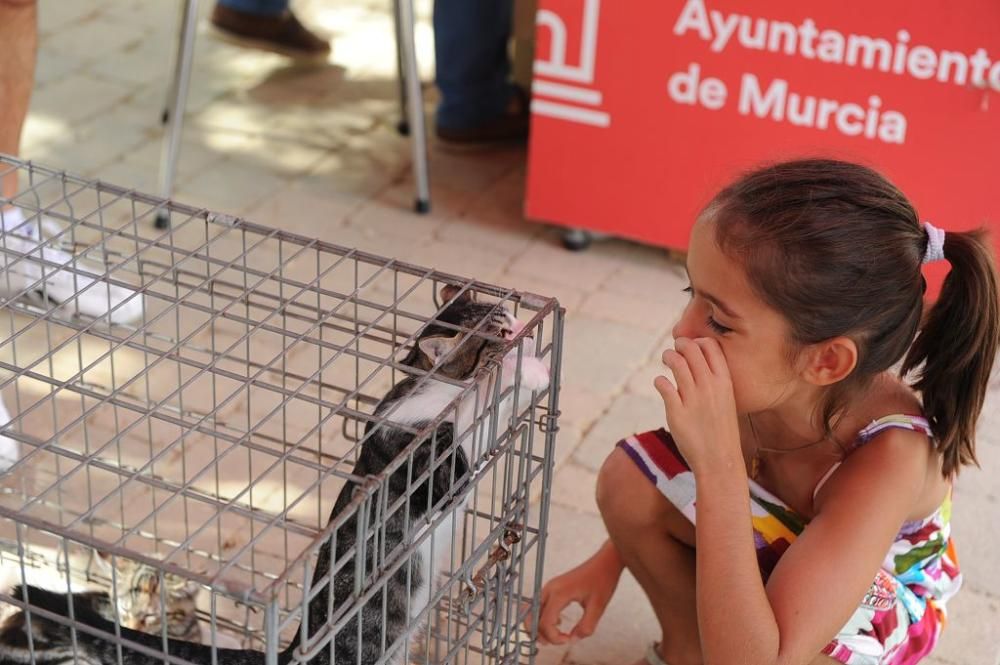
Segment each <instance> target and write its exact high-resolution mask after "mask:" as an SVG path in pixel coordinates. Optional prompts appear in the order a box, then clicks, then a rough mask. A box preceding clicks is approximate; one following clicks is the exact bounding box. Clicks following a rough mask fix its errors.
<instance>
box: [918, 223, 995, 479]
mask: <svg viewBox="0 0 1000 665" xmlns="http://www.w3.org/2000/svg"><path fill="white" fill-rule="evenodd" d="M944 256H945V258H946V259H947V260H948V262H949V263H950V264H951V271H950V272H949V273H948V275H947V277H945V280H944V285H943V286H942V289H941V294H940V296H939V297H938V300H937V302H936V303H935V304H934V306H933V307H932V308H931V309H930V311H929V312H928V313H927V315H926V318H925V320H924V323H923V325H922V327H921V329H920V333H919V334H918V335H917V338H916V340H915V341H914V342H913V345H912V346H911V347H910V350H909V352H908V353H907V354H906V359H905V360H904V361H903V367H902V374H903V375H904V376H905V375H906V374H908V373H909V372H911V371H913V370H916V381H914V384H913V385H914V387H915V388H916V389H917V390H919V391H920V392H921V394H922V397H923V404H924V413H925V415H926V416H927V418H928V420H929V421H930V424H931V429H932V431H933V432H934V435H935V439H936V443H937V448H938V450H939V451H940V453H941V456H942V460H943V468H942V471H943V473H944V475H945V476H952V475H954V474H955V473H957V472H958V470H959V467H960V466H962V465H964V464H970V463H974V464H978V461H977V460H976V450H975V427H976V419H977V418H978V417H979V412H980V410H981V409H982V407H983V399H984V398H985V397H986V388H987V384H988V383H989V378H990V370H991V369H992V368H993V360H994V357H995V355H996V351H997V344H998V339H1000V301H998V299H1000V293H998V288H997V273H996V267H995V265H994V261H993V253H992V251H991V249H990V246H989V243H988V240H987V236H986V232H985V231H984V230H982V229H980V230H977V231H969V232H949V233H948V234H946V236H945V241H944Z"/></svg>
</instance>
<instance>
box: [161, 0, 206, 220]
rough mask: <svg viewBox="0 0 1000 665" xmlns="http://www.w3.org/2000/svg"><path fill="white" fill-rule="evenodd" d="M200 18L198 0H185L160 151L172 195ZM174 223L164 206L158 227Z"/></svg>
mask: <svg viewBox="0 0 1000 665" xmlns="http://www.w3.org/2000/svg"><path fill="white" fill-rule="evenodd" d="M197 22H198V0H184V5H183V7H182V11H181V23H180V35H179V37H178V43H177V58H176V60H175V62H174V78H173V80H172V81H171V83H170V90H169V92H168V94H167V103H166V107H165V108H164V110H163V117H162V122H163V125H164V133H163V148H162V152H161V153H160V174H159V176H160V177H159V180H160V183H159V185H160V194H162V195H163V196H164V197H166V198H169V197H170V196H171V195H172V194H173V189H174V176H175V175H176V169H177V154H178V152H179V150H180V144H181V130H182V125H183V120H184V108H185V107H186V105H187V95H188V86H189V84H190V82H191V63H192V61H193V59H194V37H195V28H196V27H197ZM169 225H170V215H169V213H168V212H167V211H166V210H161V211H160V212H158V213H157V215H156V228H158V229H165V228H167V227H168V226H169Z"/></svg>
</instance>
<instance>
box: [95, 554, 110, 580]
mask: <svg viewBox="0 0 1000 665" xmlns="http://www.w3.org/2000/svg"><path fill="white" fill-rule="evenodd" d="M94 554H96V555H97V556H95V557H94V560H95V561H97V566H98V567H99V568H100V569H101V570H102V571H103V572H105V573H106V574H108V575H111V568H112V565H111V553H110V552H102V551H101V550H94Z"/></svg>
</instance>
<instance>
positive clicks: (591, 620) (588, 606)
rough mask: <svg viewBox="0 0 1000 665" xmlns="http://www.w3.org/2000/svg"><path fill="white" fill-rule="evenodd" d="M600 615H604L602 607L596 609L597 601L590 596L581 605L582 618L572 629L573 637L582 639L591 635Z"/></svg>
mask: <svg viewBox="0 0 1000 665" xmlns="http://www.w3.org/2000/svg"><path fill="white" fill-rule="evenodd" d="M602 614H604V606H603V605H601V606H600V607H598V603H597V599H596V598H594V597H593V595H591V597H590V598H588V599H587V601H586V602H585V603H584V605H583V616H582V617H580V621H578V622H577V624H576V626H575V627H574V628H573V634H572V635H573V637H579V638H584V637H590V636H591V635H593V634H594V631H595V630H596V629H597V622H598V621H600V620H601V615H602Z"/></svg>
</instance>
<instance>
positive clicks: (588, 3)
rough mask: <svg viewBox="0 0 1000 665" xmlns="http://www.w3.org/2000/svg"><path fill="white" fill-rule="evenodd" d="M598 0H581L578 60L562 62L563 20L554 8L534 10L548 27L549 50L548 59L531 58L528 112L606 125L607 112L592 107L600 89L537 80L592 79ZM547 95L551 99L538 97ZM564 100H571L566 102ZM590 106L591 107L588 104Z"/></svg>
mask: <svg viewBox="0 0 1000 665" xmlns="http://www.w3.org/2000/svg"><path fill="white" fill-rule="evenodd" d="M600 9H601V0H583V34H582V35H581V39H580V64H579V65H577V66H575V67H574V66H572V65H568V64H566V23H565V21H563V20H562V18H560V17H559V15H558V14H556V13H555V12H553V11H551V10H548V9H542V10H539V12H538V25H539V26H543V27H546V28H548V29H549V33H550V37H551V39H550V44H551V46H550V52H549V59H548V60H535V79H534V81H533V82H532V84H531V92H532V101H531V112H532V113H537V114H538V115H547V116H550V117H552V118H559V119H561V120H569V121H570V122H579V123H582V124H585V125H594V126H595V127H607V126H608V125H610V124H611V116H610V115H609V114H607V113H605V112H604V111H600V110H597V109H595V108H593V107H600V106H601V101H602V96H601V93H600V91H598V90H594V89H593V88H591V87H584V86H581V85H567V84H566V83H556V82H554V81H544V80H540V79H539V77H540V76H545V77H549V78H553V79H558V80H561V81H571V82H572V83H582V84H585V85H590V86H592V85H593V83H594V60H595V58H596V57H597V19H598V15H599V14H600ZM539 97H548V98H551V99H558V100H560V101H558V102H556V101H551V99H539ZM564 102H572V104H566V103H564ZM588 107H591V108H588Z"/></svg>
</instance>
